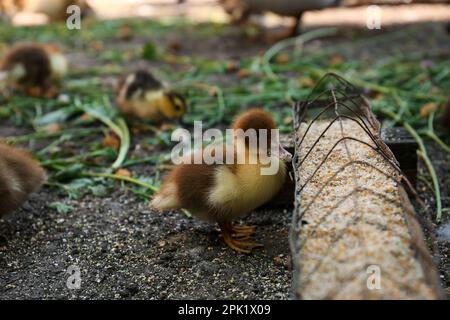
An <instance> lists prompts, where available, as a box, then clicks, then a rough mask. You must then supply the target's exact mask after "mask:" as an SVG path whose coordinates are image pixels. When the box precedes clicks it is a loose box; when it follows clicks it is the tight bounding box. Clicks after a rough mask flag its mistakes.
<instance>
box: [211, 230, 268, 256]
mask: <svg viewBox="0 0 450 320" xmlns="http://www.w3.org/2000/svg"><path fill="white" fill-rule="evenodd" d="M219 227H220V231H221V234H222V238H223V241H224V242H225V244H226V245H227V246H229V247H230V248H231V249H233V250H235V251H237V252H240V253H251V252H252V250H253V249H256V248H260V247H262V245H261V244H259V243H256V242H253V241H249V240H250V239H251V237H252V235H253V234H254V233H255V230H256V228H255V227H249V226H233V225H232V224H231V223H219Z"/></svg>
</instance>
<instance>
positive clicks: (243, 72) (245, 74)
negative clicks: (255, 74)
mask: <svg viewBox="0 0 450 320" xmlns="http://www.w3.org/2000/svg"><path fill="white" fill-rule="evenodd" d="M251 74H252V73H251V72H250V70H248V69H240V70H239V72H238V74H237V76H238V77H239V78H247V77H249V76H250V75H251Z"/></svg>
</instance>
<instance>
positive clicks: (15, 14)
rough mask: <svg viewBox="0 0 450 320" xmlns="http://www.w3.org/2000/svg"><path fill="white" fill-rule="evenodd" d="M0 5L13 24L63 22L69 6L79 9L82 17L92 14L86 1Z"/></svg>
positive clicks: (25, 0)
mask: <svg viewBox="0 0 450 320" xmlns="http://www.w3.org/2000/svg"><path fill="white" fill-rule="evenodd" d="M0 5H1V8H2V11H3V12H5V13H6V14H7V15H8V16H9V17H10V18H11V19H12V20H13V22H14V23H15V24H29V22H30V21H32V22H31V23H32V24H34V23H38V24H44V23H48V22H53V21H63V20H65V19H67V17H68V16H69V14H68V13H67V8H68V7H69V6H71V5H76V6H78V7H79V8H80V10H81V14H82V17H83V16H86V15H90V14H92V12H93V10H92V8H91V7H90V6H89V4H88V2H87V0H0Z"/></svg>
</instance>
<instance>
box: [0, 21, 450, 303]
mask: <svg viewBox="0 0 450 320" xmlns="http://www.w3.org/2000/svg"><path fill="white" fill-rule="evenodd" d="M438 27H439V28H441V27H442V28H441V29H442V34H440V35H439V36H440V37H441V39H444V40H443V41H442V43H439V44H438V45H437V46H436V47H434V48H433V50H438V49H441V50H444V51H445V50H448V41H447V42H445V39H446V38H445V37H446V34H445V32H444V31H443V24H442V23H441V24H439V26H438ZM408 28H410V26H408V25H400V26H396V27H392V30H391V29H388V30H387V31H386V32H396V31H397V30H399V29H408ZM430 28H432V29H433V30H435V29H436V25H434V24H433V25H432V26H431V27H430V26H428V25H425V26H424V28H423V29H422V32H420V34H417V36H418V37H419V38H426V37H427V33H428V32H429V30H430ZM441 29H439V30H441ZM342 30H343V32H342V36H341V37H340V38H339V40H336V39H326V40H323V41H321V42H320V44H319V45H320V46H323V47H327V46H333V45H336V44H338V43H345V42H351V41H352V40H351V39H352V33H351V32H350V33H348V32H347V30H348V26H347V27H343V29H342ZM363 32H364V31H363ZM346 34H347V35H346ZM185 37H186V35H180V34H172V35H169V36H168V37H165V38H162V37H155V38H154V40H155V41H156V42H157V43H158V45H161V46H165V45H166V44H167V43H168V42H170V41H172V40H179V39H184V41H183V43H184V44H186V45H184V46H183V48H182V51H181V54H185V55H199V56H202V55H204V56H209V57H217V58H236V57H238V58H243V57H246V56H251V55H254V54H255V53H258V52H260V51H261V50H265V49H267V46H268V44H267V43H265V42H255V41H251V42H250V41H244V42H243V41H242V38H241V37H240V36H239V35H236V34H231V35H229V36H226V37H224V38H210V39H208V40H205V42H204V43H202V47H201V48H200V47H199V46H196V45H195V42H190V41H189V38H187V39H188V40H186V38H185ZM135 41H139V39H136V40H135ZM312 45H314V46H317V45H318V44H317V43H315V44H312ZM402 45H404V46H405V48H410V46H413V49H417V50H425V49H424V48H420V47H418V46H419V45H418V42H416V43H413V44H411V43H404V44H402V43H398V44H397V46H402ZM390 49H391V48H388V47H386V48H376V50H374V51H372V48H370V45H369V46H368V48H367V52H364V53H360V54H367V55H371V54H372V55H378V54H386V55H389V52H390ZM397 49H398V47H397ZM343 54H346V53H345V52H344V53H343ZM353 54H354V53H353ZM349 55H351V53H349ZM70 56H71V58H72V60H73V61H75V68H77V67H78V68H82V67H85V66H88V65H93V64H95V63H96V61H93V60H92V57H87V56H85V54H84V53H83V52H82V51H79V52H72V53H71V54H70ZM104 81H105V82H108V79H104ZM27 130H29V129H17V128H16V127H15V126H14V125H13V124H12V123H10V122H8V121H3V120H2V122H0V136H14V135H18V134H24V133H26V132H28V131H27ZM141 138H142V137H135V138H134V139H133V146H137V145H139V143H140V139H141ZM428 146H432V145H431V144H428ZM36 148H38V147H37V146H36ZM136 150H137V149H133V152H137V151H136ZM431 150H432V151H431V154H430V156H431V158H432V159H433V162H434V164H435V165H436V166H437V168H439V169H438V171H439V172H438V174H439V177H440V179H441V187H442V193H443V206H444V208H445V212H444V223H448V222H449V221H450V219H449V218H448V217H449V215H448V212H449V208H450V188H449V186H450V175H449V174H448V172H449V170H450V156H449V155H448V154H445V153H444V152H443V151H441V150H440V149H438V148H431ZM136 170H141V171H142V172H147V173H150V174H151V172H152V170H153V169H152V168H151V166H149V165H142V166H139V168H138V169H136ZM422 187H423V186H419V188H422ZM424 191H425V189H424ZM55 201H62V202H64V203H65V204H67V205H70V206H72V207H73V208H74V209H73V210H72V211H71V212H68V213H66V214H61V213H58V212H57V211H56V210H55V209H52V208H49V206H48V204H49V203H52V202H55ZM426 201H427V203H429V204H430V206H431V207H433V205H434V203H433V201H432V197H431V196H430V195H428V196H427V199H426ZM290 220H291V212H290V211H289V210H262V211H256V212H254V213H252V214H251V215H250V216H249V217H248V218H246V219H245V220H244V222H245V223H246V224H253V225H256V226H257V238H256V240H257V241H259V242H261V243H263V244H264V248H263V249H261V250H257V251H255V252H254V253H253V254H251V255H238V254H236V253H234V252H233V251H231V250H229V249H228V248H226V247H225V246H224V245H223V244H222V243H221V241H220V239H219V237H218V235H219V233H218V231H217V230H216V229H215V227H214V226H211V225H209V224H206V223H202V222H199V221H197V220H195V219H189V218H187V217H186V216H185V215H184V214H183V213H181V212H168V213H164V214H158V213H155V212H153V211H152V210H151V209H149V208H148V206H147V204H146V203H144V202H143V201H142V200H141V199H138V198H137V197H136V196H135V195H134V194H132V193H131V192H130V191H128V190H127V189H126V188H124V187H123V186H122V187H121V184H120V183H117V188H116V189H115V190H114V191H112V192H111V193H110V194H108V195H107V196H106V197H103V198H98V197H93V196H91V195H88V196H85V197H84V198H83V199H82V200H81V201H79V200H68V199H67V198H66V197H65V196H62V195H60V194H59V193H58V192H55V191H54V190H53V189H50V188H47V187H46V188H44V189H43V190H41V191H40V192H39V193H37V194H35V195H33V196H32V197H31V199H30V200H29V201H28V202H27V203H26V204H25V205H24V206H23V208H21V209H20V210H19V211H18V212H16V213H15V214H13V215H11V216H9V217H7V218H5V219H2V220H0V298H2V299H23V298H26V299H37V298H44V299H177V298H178V299H240V298H242V299H288V298H290V297H291V293H290V290H291V288H290V286H291V262H290V252H289V244H288V232H289V225H290ZM436 228H438V227H437V226H436ZM436 232H437V231H436V230H434V231H433V234H436ZM440 239H441V240H436V241H438V244H439V246H440V249H441V259H440V266H439V267H440V272H441V279H442V283H443V287H444V288H448V287H449V286H450V260H449V258H450V257H449V255H450V246H449V240H446V239H442V238H440ZM73 265H74V266H77V267H79V269H80V272H81V274H80V277H81V287H80V289H77V290H71V289H69V288H68V287H67V280H68V278H69V276H70V275H69V273H67V270H68V268H69V267H70V266H73Z"/></svg>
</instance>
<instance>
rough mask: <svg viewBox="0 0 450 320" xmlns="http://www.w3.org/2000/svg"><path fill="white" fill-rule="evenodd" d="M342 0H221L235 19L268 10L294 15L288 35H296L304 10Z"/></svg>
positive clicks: (316, 8)
mask: <svg viewBox="0 0 450 320" xmlns="http://www.w3.org/2000/svg"><path fill="white" fill-rule="evenodd" d="M340 2H341V0H296V1H293V0H277V1H273V0H220V3H221V5H222V7H223V8H224V10H225V11H226V12H227V13H228V14H230V15H231V17H232V19H233V20H235V21H243V20H245V19H246V18H248V16H249V15H251V14H260V13H264V12H266V11H270V12H273V13H275V14H278V15H281V16H286V17H294V18H295V24H294V25H293V27H292V29H291V30H289V32H288V34H287V36H295V35H296V34H297V32H298V28H299V26H300V21H301V18H302V15H303V13H304V12H306V11H309V10H318V9H323V8H327V7H333V6H338V5H339V3H340Z"/></svg>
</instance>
